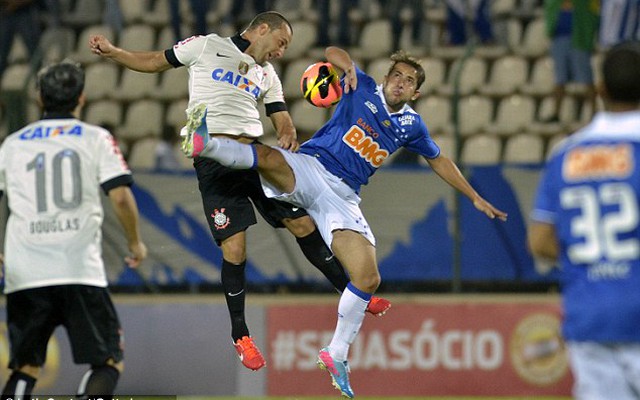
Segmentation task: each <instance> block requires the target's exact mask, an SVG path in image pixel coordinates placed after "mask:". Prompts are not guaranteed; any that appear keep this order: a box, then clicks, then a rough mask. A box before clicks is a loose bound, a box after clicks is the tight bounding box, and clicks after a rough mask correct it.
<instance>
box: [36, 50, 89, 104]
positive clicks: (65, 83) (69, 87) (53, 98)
mask: <svg viewBox="0 0 640 400" xmlns="http://www.w3.org/2000/svg"><path fill="white" fill-rule="evenodd" d="M36 84H37V88H38V91H39V92H40V97H41V98H42V104H43V106H44V111H45V112H47V111H48V112H60V113H68V112H72V111H73V110H74V109H75V108H76V107H77V106H78V101H79V99H80V95H81V94H82V91H83V90H84V71H83V70H82V68H81V67H80V66H79V65H78V64H76V63H74V62H72V61H69V60H65V61H62V62H59V63H57V64H52V65H49V66H47V67H44V68H42V69H41V70H40V71H39V72H38V77H37V81H36Z"/></svg>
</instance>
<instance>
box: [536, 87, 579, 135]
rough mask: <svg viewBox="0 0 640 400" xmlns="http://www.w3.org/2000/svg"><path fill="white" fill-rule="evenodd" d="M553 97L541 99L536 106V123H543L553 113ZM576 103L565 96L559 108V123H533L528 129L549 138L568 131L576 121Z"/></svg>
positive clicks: (571, 98)
mask: <svg viewBox="0 0 640 400" xmlns="http://www.w3.org/2000/svg"><path fill="white" fill-rule="evenodd" d="M553 105H554V101H553V96H547V97H545V98H543V99H542V101H541V102H540V105H539V106H538V121H544V120H546V119H548V118H549V116H550V115H551V114H552V113H553ZM577 111H578V109H577V103H576V99H575V98H574V97H572V96H565V97H564V99H563V100H562V105H561V106H560V116H559V119H560V122H556V123H535V124H532V125H531V127H530V129H531V130H532V131H533V132H536V133H539V134H542V135H547V136H551V135H554V134H556V133H559V132H561V131H563V130H568V129H569V128H568V126H569V125H570V124H572V123H575V122H576V121H577Z"/></svg>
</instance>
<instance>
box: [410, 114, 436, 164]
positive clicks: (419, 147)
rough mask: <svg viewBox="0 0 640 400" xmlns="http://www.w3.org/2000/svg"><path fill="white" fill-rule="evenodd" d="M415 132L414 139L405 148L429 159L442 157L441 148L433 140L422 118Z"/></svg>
mask: <svg viewBox="0 0 640 400" xmlns="http://www.w3.org/2000/svg"><path fill="white" fill-rule="evenodd" d="M414 132H415V134H414V139H412V140H410V141H409V142H407V144H405V145H404V147H405V148H407V149H408V150H411V151H412V152H414V153H418V154H420V155H421V156H424V157H427V158H429V159H434V158H437V157H438V156H439V155H440V147H438V145H437V144H436V142H434V141H433V139H431V136H430V135H429V129H427V126H426V125H425V123H424V121H422V118H421V119H420V122H419V123H418V124H417V125H416V127H415V128H414Z"/></svg>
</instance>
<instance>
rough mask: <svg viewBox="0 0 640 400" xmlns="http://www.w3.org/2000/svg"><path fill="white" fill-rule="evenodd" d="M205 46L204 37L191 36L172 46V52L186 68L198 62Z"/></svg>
mask: <svg viewBox="0 0 640 400" xmlns="http://www.w3.org/2000/svg"><path fill="white" fill-rule="evenodd" d="M206 44H207V37H206V36H191V37H190V38H187V39H184V40H182V41H180V42H178V43H176V44H175V45H174V46H173V52H174V54H175V55H176V58H177V59H178V61H180V63H181V64H182V65H185V66H187V67H189V66H191V65H193V64H195V63H196V61H198V59H199V58H200V56H202V52H203V51H204V47H205V45H206Z"/></svg>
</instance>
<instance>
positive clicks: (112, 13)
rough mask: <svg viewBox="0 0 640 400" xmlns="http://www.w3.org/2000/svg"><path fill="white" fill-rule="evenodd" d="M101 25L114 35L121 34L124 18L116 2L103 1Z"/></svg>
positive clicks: (114, 0) (113, 0) (111, 0)
mask: <svg viewBox="0 0 640 400" xmlns="http://www.w3.org/2000/svg"><path fill="white" fill-rule="evenodd" d="M81 1H87V0H81ZM94 1H95V0H94ZM129 1H131V0H129ZM102 23H103V24H104V25H108V26H110V27H111V28H112V29H113V32H114V33H115V34H116V35H117V34H119V33H120V32H122V27H123V26H124V17H123V16H122V10H121V9H120V3H119V2H118V0H105V1H104V14H103V15H102Z"/></svg>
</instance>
